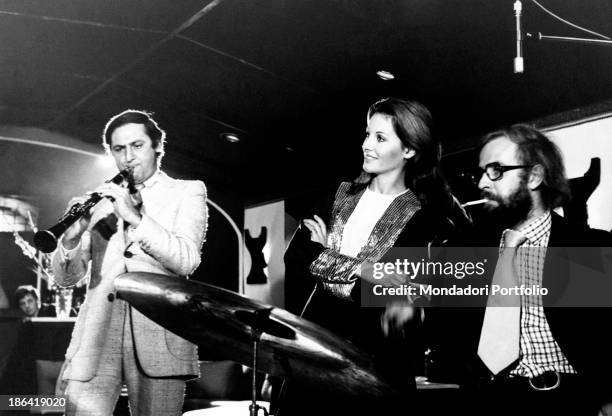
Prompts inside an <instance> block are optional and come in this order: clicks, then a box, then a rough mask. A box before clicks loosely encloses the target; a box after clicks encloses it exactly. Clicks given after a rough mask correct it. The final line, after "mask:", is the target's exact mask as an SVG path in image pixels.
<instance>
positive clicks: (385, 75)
mask: <svg viewBox="0 0 612 416" xmlns="http://www.w3.org/2000/svg"><path fill="white" fill-rule="evenodd" d="M376 75H378V78H380V79H382V80H383V81H391V80H392V79H395V75H393V74H392V73H391V72H389V71H383V70H380V71H376Z"/></svg>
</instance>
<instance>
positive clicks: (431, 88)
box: [0, 0, 612, 203]
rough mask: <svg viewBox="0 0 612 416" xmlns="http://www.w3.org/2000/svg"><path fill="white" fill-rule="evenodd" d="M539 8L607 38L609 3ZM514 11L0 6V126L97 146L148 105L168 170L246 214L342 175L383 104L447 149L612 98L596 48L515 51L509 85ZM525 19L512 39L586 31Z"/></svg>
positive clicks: (441, 3)
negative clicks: (404, 102) (401, 106)
mask: <svg viewBox="0 0 612 416" xmlns="http://www.w3.org/2000/svg"><path fill="white" fill-rule="evenodd" d="M542 3H543V4H544V5H545V6H546V7H548V8H549V9H551V10H553V11H554V12H556V13H557V14H559V15H561V16H563V17H565V18H567V19H570V20H572V21H573V22H575V23H578V24H580V25H583V26H586V27H588V28H590V29H592V30H595V31H598V32H603V33H604V34H607V35H612V2H610V1H609V0H585V1H579V2H578V1H575V0H542ZM512 5H513V0H503V1H502V0H326V1H324V0H319V1H315V0H259V1H256V0H224V1H220V0H218V1H209V0H206V1H205V0H180V1H177V0H149V1H147V0H105V1H103V0H87V1H78V2H75V1H73V0H53V1H49V0H0V71H1V74H2V76H1V77H0V124H4V125H16V126H33V127H38V128H43V129H47V130H51V131H54V132H59V133H63V134H67V135H69V136H72V137H74V138H77V139H79V140H82V141H84V142H87V143H97V142H98V141H99V136H100V132H101V130H102V127H103V125H104V123H105V122H106V120H107V119H108V118H109V117H110V116H112V115H113V114H116V113H118V112H120V111H122V110H124V109H125V108H139V109H148V110H152V111H154V112H155V114H156V115H155V117H156V119H157V120H158V122H159V123H160V125H161V126H162V127H163V128H165V129H166V130H167V132H168V136H169V143H168V148H167V156H166V159H165V161H164V163H165V165H166V166H167V167H168V168H169V169H171V170H173V171H175V172H178V173H179V174H181V175H183V176H188V177H194V178H202V179H204V180H205V181H206V182H207V183H208V185H209V187H211V188H213V189H216V190H217V192H221V193H225V194H233V195H241V199H242V201H243V202H244V203H253V202H257V201H263V200H266V199H272V198H276V197H279V196H291V195H295V194H297V193H299V191H300V190H303V189H313V188H316V187H317V186H320V185H321V184H323V183H330V182H333V181H336V180H337V179H338V178H340V177H347V176H352V175H354V174H356V173H357V172H358V170H359V167H360V144H361V139H362V136H363V133H362V132H363V129H364V125H365V112H366V109H367V107H368V105H369V104H370V103H371V102H373V101H374V100H376V99H378V98H381V97H383V96H387V95H395V96H401V97H408V98H413V99H417V100H419V101H422V102H423V103H424V104H426V105H427V106H428V107H429V108H430V109H431V110H432V113H433V114H434V118H435V120H436V125H437V132H438V134H439V137H440V138H441V139H442V141H443V143H444V145H445V148H446V150H447V151H448V152H452V151H456V150H458V149H462V148H466V147H469V146H470V145H472V144H473V143H474V140H475V138H476V137H477V136H478V135H480V134H482V133H484V132H486V131H487V130H490V129H492V128H495V127H497V126H499V125H501V124H510V123H514V122H518V121H524V120H532V119H535V118H539V117H543V116H547V115H550V114H554V113H557V112H562V111H566V110H569V109H573V108H577V107H583V106H586V105H589V104H593V103H597V102H601V101H604V100H609V99H610V98H612V76H610V74H611V73H612V72H611V69H612V49H610V48H606V47H602V46H590V45H582V44H571V43H544V42H537V41H533V42H528V43H526V44H525V73H524V74H522V75H515V74H513V71H512V59H513V57H514V39H515V32H514V17H513V11H512ZM523 8H524V10H523V17H524V19H523V20H524V26H525V30H526V31H532V32H538V31H540V32H542V33H544V34H550V35H567V36H583V35H585V34H583V33H582V32H578V31H577V30H575V29H572V28H570V27H568V26H566V25H563V24H562V23H560V22H559V21H557V20H554V19H553V18H552V17H550V16H549V15H547V14H545V13H544V12H543V11H542V10H541V9H539V8H537V7H536V6H535V5H534V4H533V3H532V2H531V1H529V0H525V1H523ZM585 36H589V35H585ZM379 69H386V70H388V71H391V72H393V73H394V74H395V75H396V77H397V78H396V80H394V81H382V80H380V79H378V78H377V77H376V75H375V72H376V70H379ZM224 132H236V133H239V134H240V135H241V137H242V141H241V142H240V143H234V144H231V143H227V142H225V141H223V140H221V139H220V138H219V135H220V134H221V133H224Z"/></svg>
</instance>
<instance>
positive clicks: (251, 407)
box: [249, 311, 270, 416]
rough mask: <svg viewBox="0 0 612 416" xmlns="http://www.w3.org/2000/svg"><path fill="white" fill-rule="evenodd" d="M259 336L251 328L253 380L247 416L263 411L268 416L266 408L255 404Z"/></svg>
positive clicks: (255, 330)
mask: <svg viewBox="0 0 612 416" xmlns="http://www.w3.org/2000/svg"><path fill="white" fill-rule="evenodd" d="M258 312H259V311H258ZM256 314H257V312H256ZM263 314H265V312H263ZM269 314H270V312H269V311H268V315H269ZM261 334H262V331H261V330H260V329H257V328H256V327H255V326H252V327H251V339H252V340H253V378H252V383H251V404H250V405H249V416H257V415H258V414H259V410H263V414H264V416H268V411H267V410H266V408H265V407H263V406H260V405H258V404H257V349H258V347H259V340H260V339H261Z"/></svg>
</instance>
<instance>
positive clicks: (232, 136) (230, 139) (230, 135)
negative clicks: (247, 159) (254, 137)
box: [220, 133, 240, 143]
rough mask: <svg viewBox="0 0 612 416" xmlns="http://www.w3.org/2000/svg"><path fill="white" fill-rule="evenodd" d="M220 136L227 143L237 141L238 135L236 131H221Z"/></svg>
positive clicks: (238, 139)
mask: <svg viewBox="0 0 612 416" xmlns="http://www.w3.org/2000/svg"><path fill="white" fill-rule="evenodd" d="M220 137H221V138H222V139H223V140H225V141H226V142H228V143H238V142H239V141H240V137H238V135H237V134H236V133H221V134H220Z"/></svg>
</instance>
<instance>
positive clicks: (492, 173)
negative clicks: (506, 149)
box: [477, 162, 531, 181]
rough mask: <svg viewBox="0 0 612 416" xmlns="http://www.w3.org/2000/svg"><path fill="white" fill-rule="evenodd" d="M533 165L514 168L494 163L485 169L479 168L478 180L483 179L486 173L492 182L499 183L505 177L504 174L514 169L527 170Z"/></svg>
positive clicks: (513, 166) (514, 166) (515, 166)
mask: <svg viewBox="0 0 612 416" xmlns="http://www.w3.org/2000/svg"><path fill="white" fill-rule="evenodd" d="M530 167H531V165H512V166H502V165H500V164H499V162H493V163H489V164H487V165H486V166H485V167H484V169H481V168H478V175H477V176H478V180H480V178H482V175H483V174H484V173H486V174H487V176H488V177H489V179H490V180H492V181H498V180H500V179H501V178H502V177H503V176H504V172H508V171H509V170H514V169H527V168H530Z"/></svg>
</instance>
